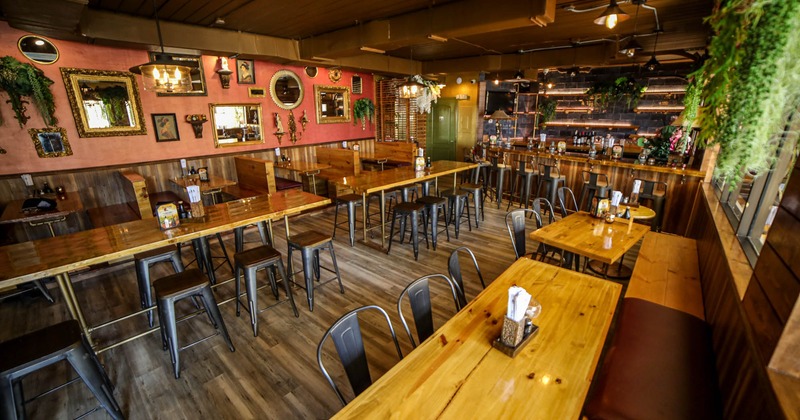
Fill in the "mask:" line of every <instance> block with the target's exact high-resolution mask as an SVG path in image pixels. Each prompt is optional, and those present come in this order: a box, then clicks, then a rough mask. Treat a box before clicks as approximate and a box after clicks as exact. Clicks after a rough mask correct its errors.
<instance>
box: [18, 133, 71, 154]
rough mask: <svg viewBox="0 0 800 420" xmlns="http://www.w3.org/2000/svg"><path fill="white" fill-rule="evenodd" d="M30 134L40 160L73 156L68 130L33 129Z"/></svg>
mask: <svg viewBox="0 0 800 420" xmlns="http://www.w3.org/2000/svg"><path fill="white" fill-rule="evenodd" d="M28 133H29V134H30V135H31V138H32V139H33V146H34V147H35V148H36V153H38V154H39V157H40V158H51V157H61V156H70V155H72V148H71V147H70V146H69V141H68V140H67V130H64V129H63V128H59V127H50V128H41V129H36V128H31V129H30V130H28Z"/></svg>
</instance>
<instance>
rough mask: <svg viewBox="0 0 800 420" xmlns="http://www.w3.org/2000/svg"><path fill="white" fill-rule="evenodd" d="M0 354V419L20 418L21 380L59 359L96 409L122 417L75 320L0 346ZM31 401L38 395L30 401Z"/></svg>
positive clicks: (22, 407) (22, 408)
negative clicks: (86, 390)
mask: <svg viewBox="0 0 800 420" xmlns="http://www.w3.org/2000/svg"><path fill="white" fill-rule="evenodd" d="M0 354H2V355H3V357H0V417H1V418H3V419H9V420H11V419H24V418H25V397H24V394H23V391H22V379H23V377H25V376H26V375H27V374H29V373H32V372H35V371H37V370H39V369H42V368H45V367H47V366H50V365H52V364H54V363H57V362H60V361H62V360H66V361H68V362H69V364H70V365H71V366H72V368H73V369H75V371H76V372H77V373H78V376H79V377H80V379H82V380H83V382H84V383H85V384H86V386H87V387H88V388H89V390H90V391H91V392H92V394H94V396H95V398H97V400H98V401H99V402H100V406H102V407H103V408H104V409H105V410H106V411H107V412H108V414H109V415H110V416H111V417H112V418H114V419H116V420H121V419H124V418H125V416H124V415H123V414H122V412H121V410H120V407H119V404H118V403H117V401H116V400H115V399H114V394H113V392H114V385H113V384H111V381H110V380H109V379H108V375H106V372H105V370H103V367H102V366H101V365H100V361H99V360H97V356H96V355H95V353H94V351H93V350H92V347H91V346H90V345H89V343H88V342H87V341H86V338H85V337H84V336H83V335H82V334H81V327H80V325H79V324H78V321H75V320H69V321H64V322H61V323H58V324H56V325H51V326H49V327H45V328H43V329H40V330H37V331H34V332H32V333H28V334H25V335H23V336H20V337H17V338H12V339H11V340H8V341H5V342H3V343H0ZM77 380H78V379H77V378H76V379H73V380H72V381H70V382H68V383H67V384H64V385H61V386H59V387H56V388H54V389H51V390H50V391H46V392H44V393H42V394H40V395H39V396H42V395H44V394H48V393H50V392H51V391H55V390H56V389H59V388H61V387H63V386H65V385H68V384H70V383H72V382H75V381H77ZM35 398H38V396H37V397H34V398H32V399H35ZM95 410H96V409H95ZM92 411H94V410H92ZM86 414H89V413H86ZM86 414H84V415H86ZM81 417H83V416H81Z"/></svg>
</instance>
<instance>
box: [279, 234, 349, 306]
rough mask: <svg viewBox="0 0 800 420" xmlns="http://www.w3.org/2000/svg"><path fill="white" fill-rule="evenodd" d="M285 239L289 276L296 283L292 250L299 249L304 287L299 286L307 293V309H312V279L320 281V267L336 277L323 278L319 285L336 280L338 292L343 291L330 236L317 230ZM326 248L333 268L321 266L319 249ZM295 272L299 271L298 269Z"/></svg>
mask: <svg viewBox="0 0 800 420" xmlns="http://www.w3.org/2000/svg"><path fill="white" fill-rule="evenodd" d="M286 241H287V242H288V243H289V255H288V260H289V276H291V279H292V283H295V284H297V283H296V282H295V281H294V275H295V274H296V273H295V272H294V271H293V270H292V250H293V249H297V250H299V251H300V255H301V257H302V259H303V275H304V277H305V287H303V286H300V287H301V288H304V289H306V294H307V295H308V309H309V310H310V311H312V312H313V311H314V279H316V280H317V281H318V282H319V281H320V269H323V268H324V269H325V271H328V272H331V273H335V274H336V277H331V278H330V279H328V280H325V281H324V282H322V283H320V286H321V285H323V284H325V283H328V282H330V281H333V280H338V281H339V292H340V293H344V285H342V276H341V275H340V274H339V265H338V264H336V254H335V253H334V252H333V238H332V237H330V236H326V235H323V234H321V233H319V232H314V231H310V232H303V233H299V234H297V235H291V236H290V237H289V238H287V240H286ZM326 248H327V249H328V252H330V253H331V261H332V262H333V270H331V269H329V268H327V267H323V266H322V265H321V264H320V261H319V251H320V250H323V249H326ZM297 273H299V271H298V272H297ZM298 286H299V285H298Z"/></svg>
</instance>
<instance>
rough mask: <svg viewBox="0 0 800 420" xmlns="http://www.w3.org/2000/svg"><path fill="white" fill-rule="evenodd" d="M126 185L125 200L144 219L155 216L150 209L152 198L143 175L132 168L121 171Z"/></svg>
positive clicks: (123, 182) (120, 173)
mask: <svg viewBox="0 0 800 420" xmlns="http://www.w3.org/2000/svg"><path fill="white" fill-rule="evenodd" d="M119 175H120V176H121V177H122V184H123V185H124V187H125V188H124V194H125V198H126V200H125V202H126V203H128V204H129V205H130V207H131V208H132V209H133V211H135V212H136V213H138V214H139V217H140V218H142V219H150V218H153V217H154V216H153V212H152V211H151V210H150V200H149V199H148V195H149V194H148V192H147V183H146V181H145V179H144V177H142V176H141V175H139V174H138V173H136V172H133V171H131V170H122V171H119Z"/></svg>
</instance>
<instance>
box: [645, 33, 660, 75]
mask: <svg viewBox="0 0 800 420" xmlns="http://www.w3.org/2000/svg"><path fill="white" fill-rule="evenodd" d="M660 32H661V30H660V29H656V44H655V46H653V55H652V56H651V57H650V60H649V61H648V62H647V63H645V65H644V68H645V69H646V70H647V71H654V70H655V69H657V68H658V66H660V65H661V63H659V62H658V59H657V58H656V51H657V48H658V34H659V33H660Z"/></svg>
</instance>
